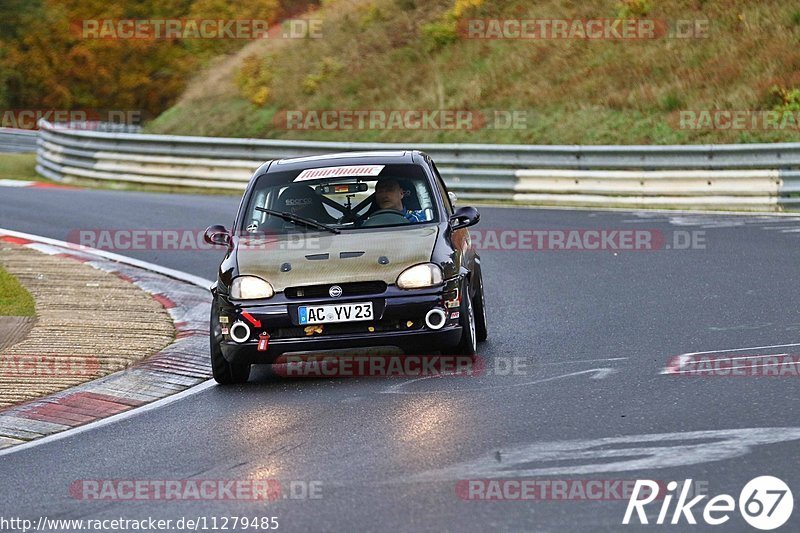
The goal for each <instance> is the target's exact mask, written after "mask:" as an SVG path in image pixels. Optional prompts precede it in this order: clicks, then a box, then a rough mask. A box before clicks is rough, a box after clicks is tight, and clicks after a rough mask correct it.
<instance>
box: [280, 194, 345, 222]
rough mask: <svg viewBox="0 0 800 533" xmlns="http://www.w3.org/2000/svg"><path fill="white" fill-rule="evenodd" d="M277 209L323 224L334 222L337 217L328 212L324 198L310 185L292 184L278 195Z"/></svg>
mask: <svg viewBox="0 0 800 533" xmlns="http://www.w3.org/2000/svg"><path fill="white" fill-rule="evenodd" d="M274 209H275V210H276V211H284V212H286V213H291V214H293V215H297V216H301V217H303V218H310V219H312V220H316V221H317V222H322V223H323V224H334V223H336V219H335V218H333V217H332V216H331V215H330V214H328V211H327V209H325V204H324V203H323V201H322V198H320V196H319V195H318V194H317V193H316V192H315V191H314V189H312V188H311V187H309V186H308V185H291V186H289V187H287V188H286V190H284V191H283V192H282V193H281V195H280V196H279V197H278V202H277V203H276V204H275V208H274Z"/></svg>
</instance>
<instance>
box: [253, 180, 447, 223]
mask: <svg viewBox="0 0 800 533" xmlns="http://www.w3.org/2000/svg"><path fill="white" fill-rule="evenodd" d="M438 220H439V215H438V210H437V208H436V203H435V202H434V201H433V197H432V194H431V188H430V184H429V180H428V177H427V175H426V174H425V171H424V170H423V168H422V167H420V166H419V165H413V164H404V165H355V166H331V167H325V168H313V169H306V170H291V171H285V172H277V173H270V174H265V175H263V176H261V177H260V178H258V180H257V182H256V185H255V187H254V189H253V193H252V194H251V196H250V199H249V202H248V205H247V207H246V211H245V213H244V217H243V218H242V226H241V228H240V229H241V231H242V232H243V233H244V234H245V235H258V234H281V233H296V232H309V231H326V227H327V228H329V229H330V230H332V231H335V232H338V231H354V230H361V229H364V230H367V229H372V228H380V227H392V228H396V229H400V230H402V229H404V228H409V227H414V226H415V225H419V224H425V223H435V222H438ZM321 225H322V226H321Z"/></svg>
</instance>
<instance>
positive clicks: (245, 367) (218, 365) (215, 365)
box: [209, 302, 250, 385]
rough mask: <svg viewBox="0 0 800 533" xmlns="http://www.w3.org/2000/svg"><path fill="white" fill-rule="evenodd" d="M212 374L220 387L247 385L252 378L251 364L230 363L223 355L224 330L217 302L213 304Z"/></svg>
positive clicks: (211, 337) (211, 335) (211, 336)
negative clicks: (238, 384) (237, 384)
mask: <svg viewBox="0 0 800 533" xmlns="http://www.w3.org/2000/svg"><path fill="white" fill-rule="evenodd" d="M210 333H211V334H210V335H209V337H210V340H211V346H210V348H211V373H212V374H213V376H214V380H215V381H216V382H217V383H219V384H220V385H234V384H236V383H245V382H246V381H247V380H248V379H249V378H250V364H249V363H238V364H234V363H229V362H228V360H227V359H225V356H224V355H222V349H221V348H220V343H221V342H222V328H221V326H220V325H219V313H218V311H217V304H216V302H214V303H212V304H211V331H210Z"/></svg>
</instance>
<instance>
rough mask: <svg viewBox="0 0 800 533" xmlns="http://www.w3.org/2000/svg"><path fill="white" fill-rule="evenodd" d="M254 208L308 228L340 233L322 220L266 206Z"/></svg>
mask: <svg viewBox="0 0 800 533" xmlns="http://www.w3.org/2000/svg"><path fill="white" fill-rule="evenodd" d="M256 210H258V211H261V212H262V213H267V214H268V215H274V216H276V217H280V218H282V219H284V220H288V221H289V222H294V223H296V224H302V225H304V226H308V227H310V228H317V229H324V230H325V231H330V232H331V233H336V234H337V235H338V234H339V233H341V231H339V230H338V229H336V228H332V227H330V226H328V225H327V224H323V223H322V222H317V221H316V220H312V219H310V218H305V217H301V216H297V215H293V214H291V213H284V212H283V211H273V210H272V209H267V208H266V207H256Z"/></svg>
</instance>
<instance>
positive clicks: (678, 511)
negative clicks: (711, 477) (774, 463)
mask: <svg viewBox="0 0 800 533" xmlns="http://www.w3.org/2000/svg"><path fill="white" fill-rule="evenodd" d="M678 487H679V485H678V483H677V482H676V481H670V482H669V483H668V484H667V493H666V495H663V494H661V495H663V500H661V502H660V503H661V509H660V510H659V512H658V518H656V521H655V523H656V524H667V523H669V524H680V523H682V521H683V520H685V521H686V523H688V524H697V520H696V518H695V515H694V513H695V512H697V513H700V512H701V507H700V506H698V504H700V502H702V501H703V500H704V499H705V498H707V497H708V495H706V494H703V495H699V496H695V497H694V498H692V499H691V500H690V499H689V491H690V488H691V487H692V480H691V479H687V480H686V481H685V482H684V483H683V485H682V488H681V490H680V495H678V490H677V489H678ZM658 489H659V484H658V483H657V482H655V481H651V480H649V479H645V480H641V479H640V480H636V484H635V485H634V487H633V493H632V494H631V497H630V500H628V508H627V509H626V510H625V517H624V518H623V519H622V523H623V524H625V525H628V524H630V523H631V519H632V518H633V513H634V511H635V512H636V516H637V518H638V521H639V523H640V524H648V523H649V522H648V516H647V514H646V513H645V506H647V505H648V504H650V503H653V502H654V501H655V500H656V499H657V498H659V496H660V494H659V490H658ZM642 494H644V497H642V498H640V495H642ZM674 496H678V500H677V502H676V504H675V507H674V509H673V510H672V513H671V517H670V516H669V515H670V507H671V505H672V501H673V499H674ZM736 503H737V502H736V500H734V498H733V496H730V495H729V494H720V495H719V496H714V497H713V498H711V499H710V500H708V501H707V502H706V503H705V506H703V507H702V519H703V520H704V521H705V523H706V524H708V525H711V526H719V525H722V524H724V523H726V522H727V521H728V520H730V518H731V516H730V515H731V513H732V512H734V511H735V510H736ZM738 504H739V505H738V507H739V513H740V514H741V515H742V518H743V519H744V520H745V522H747V523H748V524H750V525H751V526H753V527H754V528H756V529H760V530H763V531H768V530H772V529H777V528H779V527H781V526H782V525H784V524H785V523H786V522H787V521H788V520H789V518H790V517H791V516H792V509H793V508H794V498H793V497H792V491H791V490H790V489H789V486H788V485H787V484H786V483H784V482H783V481H782V480H780V479H778V478H776V477H772V476H759V477H757V478H755V479H752V480H750V481H749V482H748V483H747V484H746V485H745V486H744V488H743V489H742V491H741V492H740V493H739V501H738ZM695 506H698V507H697V508H696V509H693V508H694V507H695ZM654 507H657V504H656V506H654ZM667 520H669V522H667ZM633 523H636V522H635V521H634V522H633Z"/></svg>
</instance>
